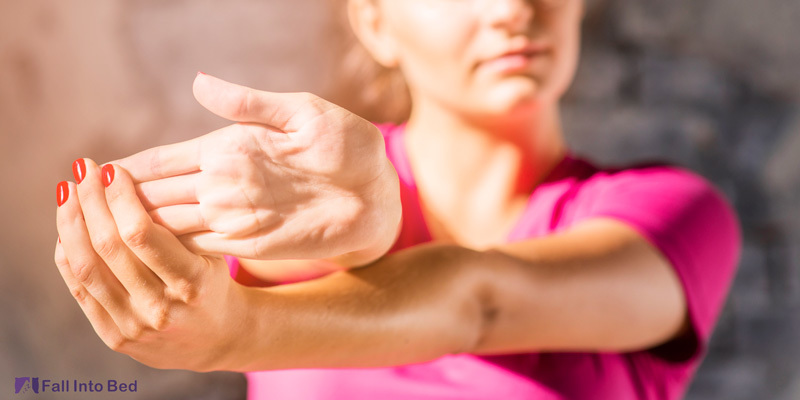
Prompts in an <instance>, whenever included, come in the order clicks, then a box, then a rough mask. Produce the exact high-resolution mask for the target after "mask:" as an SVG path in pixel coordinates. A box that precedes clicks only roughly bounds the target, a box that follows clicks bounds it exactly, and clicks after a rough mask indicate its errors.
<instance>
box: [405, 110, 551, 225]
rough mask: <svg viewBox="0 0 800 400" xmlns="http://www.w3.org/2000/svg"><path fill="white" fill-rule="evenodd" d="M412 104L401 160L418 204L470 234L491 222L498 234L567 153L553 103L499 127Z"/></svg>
mask: <svg viewBox="0 0 800 400" xmlns="http://www.w3.org/2000/svg"><path fill="white" fill-rule="evenodd" d="M415 106H416V107H415V110H414V111H412V115H411V117H410V118H409V121H408V123H407V125H406V129H405V143H406V148H407V149H408V157H409V161H410V162H411V165H412V168H413V169H414V175H415V178H416V181H417V185H418V188H419V190H420V197H421V200H422V201H423V203H427V204H424V206H425V207H427V209H428V210H429V211H430V212H431V213H432V214H434V215H436V217H437V218H439V219H440V220H441V222H442V223H443V224H450V225H456V224H468V225H473V226H472V228H474V230H475V231H480V230H482V229H485V227H487V226H488V225H489V224H494V225H496V226H497V227H496V228H495V229H496V232H495V233H496V236H497V237H499V236H502V235H503V234H504V230H506V229H508V228H509V227H510V226H511V225H513V221H514V220H515V219H516V218H517V217H518V216H519V215H518V213H519V212H521V210H522V209H523V208H524V206H525V204H527V199H528V197H529V195H530V193H531V192H532V191H533V189H534V188H535V187H536V186H537V185H538V184H539V183H540V182H541V181H542V180H543V179H544V178H545V177H546V176H547V174H549V173H550V171H551V170H552V169H553V167H555V166H556V164H558V162H559V161H560V160H561V159H562V158H563V157H564V154H565V152H566V148H565V144H564V140H563V137H562V132H561V124H560V122H559V115H558V106H557V105H556V104H553V105H552V106H547V107H544V106H543V107H540V108H538V109H535V110H531V109H528V110H526V111H525V112H524V113H523V112H520V113H518V114H519V116H516V117H512V118H508V119H506V120H503V121H497V120H495V121H492V120H485V121H476V120H473V119H467V118H461V117H460V116H459V115H456V114H453V113H451V112H446V111H444V110H441V109H437V108H436V106H435V105H431V104H419V103H417V104H415ZM465 215H472V216H475V217H473V218H474V220H472V221H464V220H463V219H464V216H465ZM480 219H483V220H482V221H481V220H480ZM459 220H461V221H459ZM497 221H505V224H501V223H498V222H497ZM467 228H469V227H467ZM484 232H485V230H484Z"/></svg>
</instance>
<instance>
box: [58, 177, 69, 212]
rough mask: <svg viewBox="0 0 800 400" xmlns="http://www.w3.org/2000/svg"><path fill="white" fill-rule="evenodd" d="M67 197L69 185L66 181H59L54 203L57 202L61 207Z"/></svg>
mask: <svg viewBox="0 0 800 400" xmlns="http://www.w3.org/2000/svg"><path fill="white" fill-rule="evenodd" d="M68 198H69V185H68V184H67V182H59V183H58V187H56V203H58V206H59V207H61V206H63V205H64V203H66V202H67V199H68Z"/></svg>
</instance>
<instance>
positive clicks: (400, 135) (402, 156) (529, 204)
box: [392, 123, 577, 243]
mask: <svg viewBox="0 0 800 400" xmlns="http://www.w3.org/2000/svg"><path fill="white" fill-rule="evenodd" d="M405 127H406V124H405V123H403V124H400V125H397V126H395V127H394V129H392V130H393V131H394V132H392V136H393V137H394V140H395V141H396V142H397V143H395V144H394V145H395V146H397V150H396V151H397V155H398V156H399V160H398V161H400V162H401V163H402V168H403V170H404V171H403V174H404V175H405V176H407V178H408V179H406V184H408V185H409V187H410V188H411V190H412V193H411V195H412V196H413V198H414V200H415V201H416V207H415V208H416V209H417V212H418V213H419V220H420V224H421V225H422V226H421V229H422V230H423V231H424V234H425V237H426V238H427V239H428V240H429V241H433V240H434V238H433V235H432V234H431V230H430V227H429V226H428V221H426V220H425V214H424V213H423V212H422V201H421V199H420V196H419V189H418V188H417V181H416V178H415V176H414V171H413V169H412V168H411V160H410V159H409V157H408V152H407V150H406V145H405V139H404V135H405ZM576 161H577V159H576V158H575V157H574V155H573V154H572V153H571V152H570V151H569V149H567V151H565V152H564V155H563V157H562V158H561V160H559V162H558V163H556V165H555V166H554V167H553V168H552V169H551V170H550V172H548V173H547V175H545V177H544V178H543V179H542V181H541V182H540V183H539V184H538V185H536V187H534V188H533V190H532V191H531V192H530V193H529V194H528V199H527V201H526V203H525V207H523V208H522V212H521V213H520V214H519V216H518V217H517V220H516V221H515V223H514V224H513V226H512V227H511V229H510V230H509V231H508V232H506V234H505V242H506V243H508V242H511V241H512V239H513V238H514V237H515V235H516V233H517V232H518V231H519V230H520V229H521V228H522V226H523V225H522V224H523V222H525V220H526V217H527V216H528V214H529V213H530V212H531V210H532V208H533V203H534V200H535V194H536V193H537V191H539V190H540V189H541V188H542V186H546V185H548V184H551V183H553V182H558V181H560V180H562V179H564V178H566V177H567V176H568V175H569V174H570V170H571V169H572V166H573V165H574V163H575V162H576Z"/></svg>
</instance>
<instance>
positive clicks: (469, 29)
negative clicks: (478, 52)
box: [391, 1, 477, 97]
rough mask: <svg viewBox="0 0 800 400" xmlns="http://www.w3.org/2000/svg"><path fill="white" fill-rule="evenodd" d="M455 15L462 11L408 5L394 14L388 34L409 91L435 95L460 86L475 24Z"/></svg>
mask: <svg viewBox="0 0 800 400" xmlns="http://www.w3.org/2000/svg"><path fill="white" fill-rule="evenodd" d="M412 2H413V1H409V3H412ZM441 4H445V3H441ZM459 13H460V14H463V13H464V11H463V10H462V9H458V8H453V7H450V8H447V7H444V6H433V5H417V6H416V7H413V6H411V5H409V6H408V7H402V9H401V10H398V11H397V12H396V14H394V16H395V18H393V20H392V23H391V30H392V32H391V34H392V36H393V37H394V40H395V46H396V48H397V51H398V54H399V57H400V68H401V69H402V71H403V75H404V77H405V79H406V82H407V83H408V85H409V87H410V88H411V89H412V90H417V91H419V90H422V91H425V92H434V93H432V94H433V95H434V96H437V94H439V95H444V94H446V93H447V92H451V91H453V90H458V89H459V87H461V86H463V85H464V80H465V79H466V76H465V75H466V72H468V67H469V65H468V62H467V54H468V51H469V45H470V43H471V39H472V37H473V35H474V34H475V32H476V30H477V24H476V23H475V22H474V21H472V20H471V19H470V18H468V17H467V16H466V15H455V14H459ZM437 97H438V96H437Z"/></svg>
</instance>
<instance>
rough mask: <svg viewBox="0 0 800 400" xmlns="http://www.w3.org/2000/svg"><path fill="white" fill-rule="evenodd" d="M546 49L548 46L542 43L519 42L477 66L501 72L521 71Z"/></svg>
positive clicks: (547, 49) (546, 50)
mask: <svg viewBox="0 0 800 400" xmlns="http://www.w3.org/2000/svg"><path fill="white" fill-rule="evenodd" d="M548 51H549V47H548V46H546V45H544V44H533V43H530V42H526V43H519V44H517V45H515V46H512V47H509V48H508V49H507V50H506V51H504V52H502V53H500V54H498V55H495V56H494V57H490V58H488V59H486V60H484V61H482V62H481V63H479V66H480V67H482V68H488V69H491V70H496V71H498V72H501V73H513V72H521V71H524V70H526V69H528V67H529V66H530V65H531V64H532V63H533V61H534V60H535V59H536V58H538V57H539V56H541V55H543V54H545V53H546V52H548Z"/></svg>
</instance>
